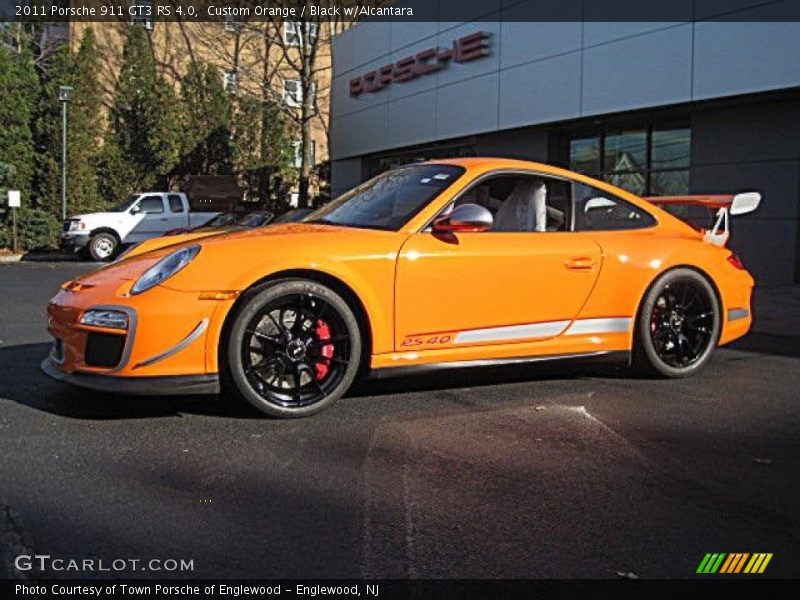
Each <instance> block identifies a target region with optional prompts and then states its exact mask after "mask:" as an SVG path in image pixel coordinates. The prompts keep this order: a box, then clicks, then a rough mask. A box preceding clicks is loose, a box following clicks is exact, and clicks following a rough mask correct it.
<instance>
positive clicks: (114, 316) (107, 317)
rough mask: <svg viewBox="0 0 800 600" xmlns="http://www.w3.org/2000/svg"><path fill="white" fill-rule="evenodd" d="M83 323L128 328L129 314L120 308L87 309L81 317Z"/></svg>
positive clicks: (112, 327)
mask: <svg viewBox="0 0 800 600" xmlns="http://www.w3.org/2000/svg"><path fill="white" fill-rule="evenodd" d="M81 323H82V324H83V325H92V326H94V327H110V328H111V329H127V328H128V315H126V314H125V313H124V312H122V311H119V310H87V311H86V312H85V313H83V316H82V317H81Z"/></svg>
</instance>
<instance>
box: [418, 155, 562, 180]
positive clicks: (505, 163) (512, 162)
mask: <svg viewBox="0 0 800 600" xmlns="http://www.w3.org/2000/svg"><path fill="white" fill-rule="evenodd" d="M422 164H432V165H454V166H459V167H464V168H467V169H469V168H490V169H528V170H535V171H543V172H546V173H553V174H560V175H567V174H571V173H570V171H567V170H566V169H561V168H559V167H554V166H553V165H548V164H545V163H539V162H533V161H530V160H518V159H514V158H499V157H495V156H471V157H465V158H437V159H431V160H428V161H424V162H423V163H422Z"/></svg>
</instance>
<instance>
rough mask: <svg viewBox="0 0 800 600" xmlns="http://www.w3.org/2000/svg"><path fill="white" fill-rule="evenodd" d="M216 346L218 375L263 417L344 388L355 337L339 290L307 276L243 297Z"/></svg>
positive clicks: (296, 411) (331, 398)
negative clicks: (218, 348) (221, 350)
mask: <svg viewBox="0 0 800 600" xmlns="http://www.w3.org/2000/svg"><path fill="white" fill-rule="evenodd" d="M297 314H300V320H299V321H298V320H297ZM222 347H223V348H224V356H223V357H221V363H220V364H221V366H222V367H223V369H224V370H225V373H224V377H223V379H224V380H225V381H226V383H228V384H229V385H230V387H232V388H233V389H234V390H235V391H236V392H237V393H238V395H240V396H242V397H243V398H244V399H245V400H247V401H248V402H249V403H250V404H252V405H253V406H254V407H255V408H257V409H258V410H260V411H261V412H263V413H265V414H267V415H269V416H272V417H279V418H296V417H307V416H310V415H313V414H315V413H318V412H320V411H321V410H324V409H325V408H327V407H329V406H330V405H331V404H333V403H334V402H335V401H336V400H338V399H339V398H340V397H341V396H342V395H343V394H344V393H345V392H346V391H347V389H348V388H349V387H350V385H351V384H352V383H353V380H354V378H355V376H356V374H357V372H358V369H359V362H360V359H361V349H362V340H361V331H360V327H359V324H358V320H357V319H356V317H355V315H354V314H353V311H352V310H351V309H350V307H349V306H348V305H347V303H346V302H345V301H344V300H343V299H342V297H341V296H339V294H337V293H336V292H334V291H333V290H331V289H330V288H328V287H327V286H325V285H322V284H320V283H317V282H315V281H309V280H304V279H284V280H280V281H276V282H271V283H268V284H265V285H262V286H259V287H257V288H254V289H253V290H251V291H249V292H247V293H246V294H245V296H243V298H242V304H241V308H240V309H239V310H238V311H237V313H236V314H235V317H234V321H233V323H232V325H231V327H230V329H229V331H228V334H227V339H226V340H225V341H224V342H223V344H222Z"/></svg>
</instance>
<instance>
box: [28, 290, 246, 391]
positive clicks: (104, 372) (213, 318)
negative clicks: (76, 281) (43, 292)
mask: <svg viewBox="0 0 800 600" xmlns="http://www.w3.org/2000/svg"><path fill="white" fill-rule="evenodd" d="M132 282H133V279H126V278H121V279H119V280H108V281H104V280H103V278H102V277H101V276H98V277H96V278H92V277H91V276H89V277H88V278H86V279H83V280H82V285H83V286H84V287H83V288H81V287H80V285H77V286H71V285H70V284H67V285H66V287H65V288H64V289H62V290H61V291H60V292H59V293H58V294H56V295H55V296H54V297H53V299H52V300H51V301H50V304H49V306H48V331H49V333H50V334H51V335H52V336H53V338H54V339H55V340H56V341H55V343H54V351H53V352H52V353H51V355H50V356H49V358H48V359H47V360H46V361H45V362H44V363H42V369H43V370H44V371H45V372H46V373H47V374H48V375H50V376H52V377H54V378H56V379H59V380H60V381H64V382H65V383H70V384H74V385H78V386H82V387H86V388H90V389H95V390H101V391H109V392H112V393H122V394H154V395H163V394H195V393H197V394H200V393H216V392H217V391H218V390H219V383H218V369H217V361H216V348H217V344H216V341H217V340H218V339H219V335H220V328H221V324H222V322H223V321H224V318H225V315H226V314H227V310H228V309H229V308H230V306H231V304H232V302H233V299H230V300H226V301H222V300H208V299H201V298H200V295H201V294H200V293H199V292H183V291H177V290H171V289H167V288H165V287H162V286H157V287H155V288H153V289H151V290H148V291H147V292H146V293H143V294H140V295H135V296H132V295H130V294H129V288H130V286H131V285H132ZM70 290H74V291H70ZM90 310H100V311H116V312H124V313H125V314H126V315H127V327H125V328H118V329H114V328H112V327H108V326H97V325H87V324H84V323H82V322H81V317H82V316H83V315H84V314H85V313H86V312H87V311H90Z"/></svg>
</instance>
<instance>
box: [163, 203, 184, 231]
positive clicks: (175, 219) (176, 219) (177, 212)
mask: <svg viewBox="0 0 800 600" xmlns="http://www.w3.org/2000/svg"><path fill="white" fill-rule="evenodd" d="M167 207H168V208H169V211H168V213H167V219H168V220H169V223H168V225H167V228H166V230H167V231H169V230H170V229H178V228H185V227H188V226H189V215H188V213H187V212H186V206H185V203H184V201H183V197H182V196H181V195H180V194H167Z"/></svg>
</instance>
